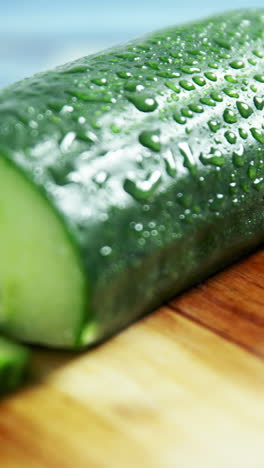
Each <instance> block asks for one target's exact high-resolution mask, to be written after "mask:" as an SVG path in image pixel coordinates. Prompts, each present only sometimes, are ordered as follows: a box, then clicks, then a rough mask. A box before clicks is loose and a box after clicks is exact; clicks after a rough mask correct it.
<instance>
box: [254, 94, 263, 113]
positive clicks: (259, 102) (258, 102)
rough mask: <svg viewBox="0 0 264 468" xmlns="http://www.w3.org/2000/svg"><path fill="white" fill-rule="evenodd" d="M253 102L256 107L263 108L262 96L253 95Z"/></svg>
mask: <svg viewBox="0 0 264 468" xmlns="http://www.w3.org/2000/svg"><path fill="white" fill-rule="evenodd" d="M254 104H255V107H256V109H258V110H263V109H264V98H263V97H260V96H255V97H254Z"/></svg>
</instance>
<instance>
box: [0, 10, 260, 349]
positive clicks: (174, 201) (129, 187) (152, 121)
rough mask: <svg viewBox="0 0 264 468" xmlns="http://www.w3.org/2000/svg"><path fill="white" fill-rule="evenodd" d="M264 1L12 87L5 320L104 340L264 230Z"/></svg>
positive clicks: (1, 157)
mask: <svg viewBox="0 0 264 468" xmlns="http://www.w3.org/2000/svg"><path fill="white" fill-rule="evenodd" d="M263 58H264V10H258V9H254V10H242V11H235V12H228V13H226V14H223V15H219V16H215V17H212V18H209V19H205V20H202V21H199V22H195V23H191V24H187V25H184V26H179V27H173V28H169V29H167V30H164V31H160V32H156V33H153V34H151V35H149V36H146V37H144V38H143V39H141V40H136V41H134V42H131V43H129V44H126V45H124V46H122V45H121V46H118V47H116V48H113V49H111V50H108V51H106V52H102V53H100V54H96V55H93V56H90V57H85V58H82V59H79V60H77V61H75V62H73V63H68V64H66V65H64V66H60V67H58V68H56V69H55V70H53V71H48V72H45V73H40V74H38V75H35V76H33V77H32V78H27V79H25V80H23V81H21V82H18V83H15V84H13V85H11V86H9V87H7V88H5V89H4V90H2V91H1V92H0V173H1V184H0V221H1V230H0V255H1V265H0V289H1V308H0V328H1V330H2V331H4V332H7V333H8V334H9V335H11V336H13V337H15V338H17V339H20V340H22V341H26V342H32V343H39V344H42V345H48V346H54V347H60V348H74V347H82V346H87V345H92V344H95V343H97V342H100V341H102V340H104V339H106V338H107V337H109V336H111V335H112V334H114V333H115V332H117V331H118V330H121V329H122V328H124V327H125V326H127V325H128V324H129V323H131V322H133V321H134V320H136V319H137V318H138V317H140V316H142V315H144V314H146V313H148V312H150V311H151V310H153V308H154V307H156V306H158V305H160V304H161V303H162V302H163V301H165V300H167V299H168V298H170V297H172V296H173V295H175V294H176V293H179V292H181V291H183V290H184V289H186V288H188V287H190V286H191V285H193V284H195V283H197V282H199V281H201V280H203V279H204V278H206V277H208V276H209V275H211V274H212V273H214V272H216V271H217V270H219V269H221V268H223V267H225V266H226V265H228V264H229V263H231V262H233V261H234V260H236V259H238V258H239V257H241V255H244V254H245V253H247V252H249V251H251V250H252V249H254V248H256V247H257V246H258V245H260V244H261V243H262V242H263V239H264V210H263V196H264V179H263V177H264V158H263V151H264V130H263V126H264V124H263V108H264V60H263Z"/></svg>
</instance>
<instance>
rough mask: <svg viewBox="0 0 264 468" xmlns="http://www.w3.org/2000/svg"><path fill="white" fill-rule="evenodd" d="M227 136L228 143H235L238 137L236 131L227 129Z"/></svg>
mask: <svg viewBox="0 0 264 468" xmlns="http://www.w3.org/2000/svg"><path fill="white" fill-rule="evenodd" d="M225 137H226V139H227V141H228V143H230V144H231V145H234V144H235V143H236V141H237V137H236V134H235V133H234V132H231V131H230V130H227V131H226V132H225Z"/></svg>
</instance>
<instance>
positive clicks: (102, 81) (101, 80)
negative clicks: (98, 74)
mask: <svg viewBox="0 0 264 468" xmlns="http://www.w3.org/2000/svg"><path fill="white" fill-rule="evenodd" d="M91 81H92V83H94V84H96V85H98V86H105V85H106V84H107V79H106V78H93V79H92V80H91Z"/></svg>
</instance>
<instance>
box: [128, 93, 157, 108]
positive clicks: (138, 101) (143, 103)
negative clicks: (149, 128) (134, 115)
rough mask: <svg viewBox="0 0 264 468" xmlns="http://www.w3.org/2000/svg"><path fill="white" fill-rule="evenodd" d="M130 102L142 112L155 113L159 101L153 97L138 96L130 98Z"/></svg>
mask: <svg viewBox="0 0 264 468" xmlns="http://www.w3.org/2000/svg"><path fill="white" fill-rule="evenodd" d="M128 100H129V101H130V102H132V104H134V106H135V107H136V108H137V109H138V110H139V111H141V112H153V111H154V110H156V109H157V107H158V103H157V101H156V100H155V99H154V98H152V97H151V96H143V95H140V94H136V95H135V96H128Z"/></svg>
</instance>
